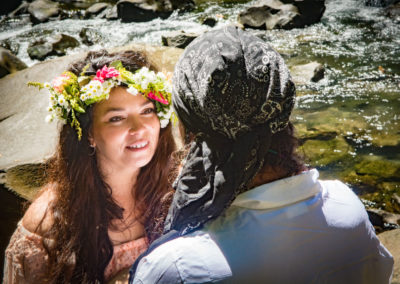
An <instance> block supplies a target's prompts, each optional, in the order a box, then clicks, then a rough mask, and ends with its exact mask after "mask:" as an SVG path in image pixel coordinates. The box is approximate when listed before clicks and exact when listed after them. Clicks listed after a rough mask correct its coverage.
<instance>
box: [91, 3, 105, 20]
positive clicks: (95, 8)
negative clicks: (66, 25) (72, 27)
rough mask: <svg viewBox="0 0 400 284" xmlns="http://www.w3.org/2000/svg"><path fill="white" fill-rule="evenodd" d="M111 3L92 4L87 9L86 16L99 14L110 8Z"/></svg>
mask: <svg viewBox="0 0 400 284" xmlns="http://www.w3.org/2000/svg"><path fill="white" fill-rule="evenodd" d="M110 7H111V5H110V4H108V3H96V4H93V5H92V6H90V7H89V8H87V9H86V11H85V17H86V18H89V17H91V16H95V15H99V14H100V13H101V12H103V11H104V10H106V9H107V8H110Z"/></svg>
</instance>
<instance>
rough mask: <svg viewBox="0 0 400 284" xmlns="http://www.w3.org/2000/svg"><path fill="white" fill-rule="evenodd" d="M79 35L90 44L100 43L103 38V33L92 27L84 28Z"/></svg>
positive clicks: (84, 41) (85, 42)
mask: <svg viewBox="0 0 400 284" xmlns="http://www.w3.org/2000/svg"><path fill="white" fill-rule="evenodd" d="M79 37H80V38H81V40H82V42H83V43H84V44H86V45H89V46H90V45H93V44H95V43H99V42H101V40H102V36H101V34H100V33H99V32H98V31H96V30H95V29H92V28H83V29H82V30H81V31H80V32H79Z"/></svg>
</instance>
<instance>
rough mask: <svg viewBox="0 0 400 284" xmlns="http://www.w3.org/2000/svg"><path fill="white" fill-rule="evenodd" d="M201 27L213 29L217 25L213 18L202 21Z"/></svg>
mask: <svg viewBox="0 0 400 284" xmlns="http://www.w3.org/2000/svg"><path fill="white" fill-rule="evenodd" d="M202 24H203V25H206V26H209V27H214V26H215V25H216V24H217V20H216V19H214V18H206V19H204V20H203V21H202Z"/></svg>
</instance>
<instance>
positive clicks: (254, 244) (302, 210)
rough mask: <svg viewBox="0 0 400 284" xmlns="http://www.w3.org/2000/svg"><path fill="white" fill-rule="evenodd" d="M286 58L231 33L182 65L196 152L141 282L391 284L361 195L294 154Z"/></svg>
mask: <svg viewBox="0 0 400 284" xmlns="http://www.w3.org/2000/svg"><path fill="white" fill-rule="evenodd" d="M295 94H296V91H295V86H294V83H293V81H292V79H291V76H290V74H289V71H288V69H287V67H286V65H285V63H284V61H283V59H282V57H281V56H280V55H279V54H278V53H277V52H276V51H275V50H274V49H272V48H271V47H270V45H269V44H267V43H265V42H264V41H262V40H261V39H259V38H257V37H255V36H253V35H252V34H251V33H249V32H246V31H243V30H241V29H238V28H236V27H233V26H228V27H225V28H223V29H217V30H213V31H210V32H207V33H205V34H204V35H202V36H200V37H199V38H197V39H196V40H194V41H193V42H192V43H191V44H190V45H189V46H188V47H187V48H186V50H185V51H184V53H183V54H182V56H181V57H180V59H179V61H178V63H177V65H176V67H175V73H174V78H173V98H172V101H173V106H174V109H175V112H176V114H177V115H178V117H179V119H180V121H181V123H182V124H183V126H184V128H185V130H186V132H187V133H189V134H190V136H191V137H193V139H192V142H191V145H190V150H189V151H188V154H187V156H186V158H185V160H184V164H183V166H182V170H181V173H180V175H179V176H178V178H177V180H176V181H175V184H174V188H175V194H174V198H173V201H172V204H171V207H170V209H169V213H168V216H167V219H166V221H165V227H164V236H163V237H161V238H160V239H159V240H156V241H155V242H154V243H153V245H152V246H150V248H149V249H148V251H147V252H146V253H145V254H144V255H142V257H141V258H139V259H138V260H137V261H136V263H135V264H134V266H133V267H132V269H131V283H205V282H218V281H223V282H224V283H389V282H390V278H391V274H392V269H393V257H392V256H391V254H390V253H389V252H388V251H387V249H386V248H385V247H384V246H383V245H382V244H381V243H380V242H379V240H378V238H377V236H376V235H375V232H374V228H373V226H372V224H371V223H370V222H369V219H368V215H367V212H366V210H365V208H364V206H363V205H362V203H361V202H360V200H359V199H358V197H357V196H356V195H355V194H354V193H353V192H352V190H351V189H350V188H348V187H347V186H346V185H345V184H343V183H342V182H340V181H337V180H336V181H322V180H319V179H318V171H317V170H316V169H310V170H309V169H307V167H306V166H305V165H304V163H303V161H302V160H301V157H299V156H298V155H297V154H296V147H297V139H296V138H295V136H294V127H293V125H292V124H291V123H290V121H289V117H290V114H291V112H292V109H293V107H294V104H295Z"/></svg>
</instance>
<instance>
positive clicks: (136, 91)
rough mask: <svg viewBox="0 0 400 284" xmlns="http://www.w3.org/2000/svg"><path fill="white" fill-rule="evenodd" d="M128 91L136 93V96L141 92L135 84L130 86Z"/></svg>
mask: <svg viewBox="0 0 400 284" xmlns="http://www.w3.org/2000/svg"><path fill="white" fill-rule="evenodd" d="M126 91H127V92H128V93H130V94H132V95H134V96H136V95H137V94H139V91H138V89H136V88H135V87H133V86H129V88H128V89H126Z"/></svg>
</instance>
